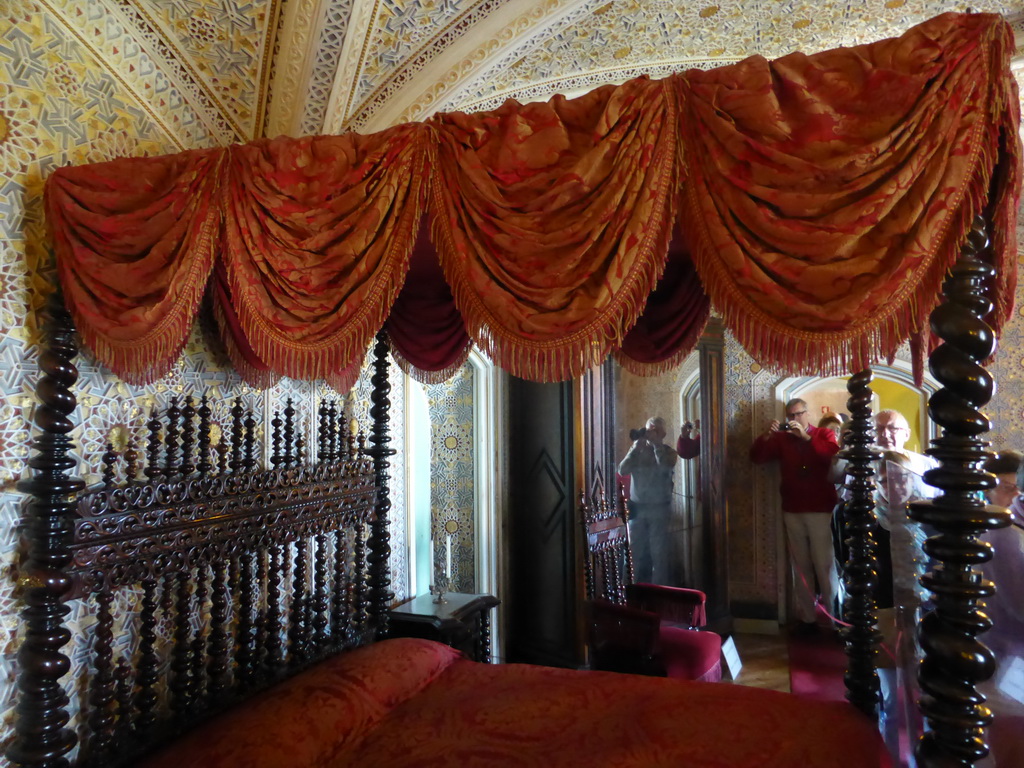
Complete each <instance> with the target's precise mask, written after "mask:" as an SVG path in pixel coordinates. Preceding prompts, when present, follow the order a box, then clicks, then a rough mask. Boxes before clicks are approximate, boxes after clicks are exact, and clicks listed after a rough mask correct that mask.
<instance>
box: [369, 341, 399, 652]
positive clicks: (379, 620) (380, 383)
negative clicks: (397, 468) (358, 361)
mask: <svg viewBox="0 0 1024 768" xmlns="http://www.w3.org/2000/svg"><path fill="white" fill-rule="evenodd" d="M390 353H391V348H390V345H389V344H388V340H387V336H386V334H385V333H384V332H383V331H380V332H379V333H378V334H377V343H376V344H375V345H374V347H373V376H372V377H371V379H370V382H371V383H372V384H373V391H372V392H371V393H370V402H371V403H372V405H371V406H370V418H372V419H373V426H372V428H371V430H370V442H371V443H372V444H373V445H372V446H371V447H370V448H369V449H368V450H367V454H369V455H370V456H371V457H373V471H374V475H375V477H376V486H377V503H376V505H375V506H374V510H375V514H374V517H373V521H372V522H371V523H370V552H369V555H368V556H367V560H368V561H369V566H370V567H369V570H370V574H369V575H370V615H371V619H372V621H373V622H374V623H375V624H376V627H377V637H378V638H383V637H387V636H388V610H389V609H390V608H391V601H392V600H393V599H394V594H393V593H392V592H391V571H390V566H389V560H390V558H391V544H390V543H389V542H390V539H391V535H390V534H389V533H388V512H389V511H390V509H391V495H390V492H389V489H388V467H390V466H391V462H390V461H388V457H389V456H393V455H394V454H395V449H394V448H390V447H389V446H388V444H389V443H390V442H391V434H390V431H389V429H388V424H389V423H390V421H391V416H390V414H389V410H390V408H391V400H390V399H389V398H388V395H389V394H390V393H391V382H390V380H389V377H388V365H389V363H388V355H389V354H390Z"/></svg>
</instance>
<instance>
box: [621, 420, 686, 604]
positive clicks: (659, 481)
mask: <svg viewBox="0 0 1024 768" xmlns="http://www.w3.org/2000/svg"><path fill="white" fill-rule="evenodd" d="M667 434H668V431H667V430H666V429H665V420H664V419H662V418H650V419H648V420H647V425H646V428H645V430H644V433H643V434H642V435H640V436H638V437H637V439H636V440H634V441H633V444H632V445H631V446H630V447H629V451H627V452H626V456H625V458H623V459H622V461H621V462H619V474H620V475H629V476H630V482H629V498H630V501H631V504H630V509H631V515H630V520H629V540H630V543H631V545H632V551H633V570H634V572H635V574H636V581H637V582H638V583H644V582H650V583H654V584H669V583H670V580H671V570H672V569H671V562H670V557H671V555H670V553H671V548H670V546H669V535H668V527H669V521H670V519H671V517H672V473H673V470H674V469H675V466H676V460H677V459H678V458H679V455H678V454H677V453H676V452H675V450H673V449H672V448H671V447H670V446H667V445H665V435H667Z"/></svg>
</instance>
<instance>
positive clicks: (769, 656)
mask: <svg viewBox="0 0 1024 768" xmlns="http://www.w3.org/2000/svg"><path fill="white" fill-rule="evenodd" d="M733 641H734V642H735V643H736V650H737V651H739V655H740V660H741V661H742V662H743V668H742V669H741V670H740V674H739V677H738V678H737V679H736V680H733V681H732V682H733V683H734V684H735V685H749V686H751V687H753V688H768V689H769V690H773V691H785V692H786V693H789V653H788V652H787V650H786V636H785V635H784V634H782V633H780V634H778V635H754V634H734V635H733ZM723 671H724V670H723Z"/></svg>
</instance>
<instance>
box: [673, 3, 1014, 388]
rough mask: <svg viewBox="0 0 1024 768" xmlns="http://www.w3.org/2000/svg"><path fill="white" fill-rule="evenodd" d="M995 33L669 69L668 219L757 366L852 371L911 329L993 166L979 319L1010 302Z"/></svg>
mask: <svg viewBox="0 0 1024 768" xmlns="http://www.w3.org/2000/svg"><path fill="white" fill-rule="evenodd" d="M1013 49H1014V47H1013V35H1012V32H1011V30H1010V29H1009V27H1008V26H1007V25H1006V24H1004V23H1003V22H1001V21H1000V20H998V19H997V18H994V17H992V16H984V15H959V14H945V15H943V16H939V17H937V18H935V19H932V20H931V21H930V22H927V23H926V24H922V25H920V26H918V27H915V28H914V29H911V30H910V31H909V32H907V33H906V34H905V35H903V36H902V37H899V38H894V39H891V40H883V41H880V42H878V43H873V44H870V45H861V46H857V47H855V48H840V49H837V50H834V51H826V52H824V53H820V54H816V55H813V56H805V55H804V54H798V53H797V54H791V55H789V56H786V57H784V58H782V59H779V60H777V61H775V62H771V63H769V62H767V61H765V60H764V59H762V58H760V57H752V58H750V59H747V60H746V61H743V62H741V63H739V64H736V65H734V66H730V67H721V68H718V69H714V70H710V71H707V72H703V71H696V70H694V71H691V72H688V73H687V74H686V76H685V77H676V78H674V82H676V83H677V84H678V86H679V88H680V91H681V95H680V97H679V101H680V104H682V105H683V106H682V108H681V109H680V116H679V121H680V123H679V135H680V139H681V141H682V143H683V144H684V146H685V147H686V155H687V162H686V163H685V164H684V169H685V174H686V177H685V180H684V181H683V184H682V194H683V200H684V202H683V219H684V221H685V222H686V226H687V231H688V232H692V233H693V235H694V236H693V237H692V238H691V242H690V245H691V250H692V252H693V254H694V259H695V262H696V264H697V269H698V271H699V272H700V275H701V279H702V280H703V282H704V285H705V287H706V288H707V290H708V293H709V295H710V296H711V300H712V303H713V304H714V305H715V306H716V307H717V308H718V309H719V310H720V311H721V312H722V313H723V315H724V320H725V324H726V326H727V327H728V328H729V329H730V330H731V331H732V332H733V333H734V334H735V335H736V337H737V339H738V340H739V341H740V343H741V344H742V345H743V346H744V347H745V348H746V349H747V350H748V351H749V352H750V354H751V355H752V356H753V357H754V358H755V359H756V360H757V361H758V362H760V363H762V364H765V365H773V366H776V367H779V368H783V369H788V370H793V371H804V372H814V373H841V372H844V371H848V370H862V369H864V368H866V367H867V366H868V365H869V364H870V363H871V362H872V361H874V360H877V359H879V358H884V357H890V356H891V355H893V354H894V353H895V351H896V348H897V347H898V346H899V344H900V343H901V342H902V341H904V340H905V339H907V338H908V337H909V336H911V335H915V334H919V333H920V332H922V330H923V329H924V328H925V327H926V324H927V318H928V314H929V313H930V311H931V309H932V308H933V307H934V306H935V305H936V303H937V301H938V298H939V296H938V290H939V287H940V285H941V281H942V279H943V276H944V275H945V273H946V271H947V269H948V268H949V267H950V266H951V265H952V263H953V261H954V260H955V259H956V256H957V254H958V250H959V247H960V245H961V244H962V243H963V241H964V237H965V235H966V231H967V228H968V226H969V224H970V222H971V220H972V218H973V217H974V215H975V214H978V213H981V212H982V209H983V207H984V206H985V204H986V201H987V199H988V197H989V193H990V181H991V179H992V176H993V172H994V171H995V169H996V168H997V167H999V166H1001V167H1002V168H1003V171H1004V173H1005V175H1003V176H1002V177H1001V178H1000V179H999V180H998V182H997V184H996V185H995V186H994V187H993V188H991V192H992V193H993V197H994V203H995V204H994V207H993V210H994V212H995V220H994V224H995V226H994V228H993V229H994V233H993V234H994V237H995V246H996V247H995V254H996V257H997V259H998V265H997V266H998V267H999V278H998V282H997V285H995V286H993V295H994V297H996V300H997V302H998V312H997V316H996V318H995V322H996V325H1001V324H1002V322H1003V321H1005V319H1006V318H1007V317H1008V313H1009V311H1010V309H1011V307H1012V303H1013V295H1014V286H1015V282H1016V248H1015V247H1014V242H1015V229H1016V220H1015V218H1016V205H1015V204H1013V202H1012V200H1015V199H1016V197H1017V196H1018V194H1019V168H1020V150H1019V138H1018V136H1017V131H1018V125H1019V122H1020V115H1019V102H1018V97H1017V88H1016V83H1015V81H1014V80H1013V78H1012V77H1011V76H1010V75H1009V70H1008V66H1009V59H1010V56H1011V54H1012V52H1013Z"/></svg>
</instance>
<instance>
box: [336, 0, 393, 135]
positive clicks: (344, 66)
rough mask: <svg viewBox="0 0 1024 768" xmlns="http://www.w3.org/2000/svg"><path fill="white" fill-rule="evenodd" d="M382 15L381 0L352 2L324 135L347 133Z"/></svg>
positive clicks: (357, 0)
mask: <svg viewBox="0 0 1024 768" xmlns="http://www.w3.org/2000/svg"><path fill="white" fill-rule="evenodd" d="M379 12H380V0H353V2H352V13H351V16H350V17H349V20H348V28H347V31H346V34H345V40H344V43H343V44H342V46H341V52H340V54H339V56H338V67H337V70H336V72H335V76H334V83H333V85H332V87H331V93H330V96H329V97H328V100H327V110H326V114H325V116H324V121H323V132H324V133H341V132H342V131H343V130H344V124H345V116H346V115H347V114H348V110H349V108H350V107H351V104H352V100H353V99H354V98H355V93H356V88H357V85H358V83H359V77H360V74H361V72H362V70H363V68H364V66H365V58H366V54H367V50H368V49H369V46H370V41H371V40H372V36H373V30H374V28H375V26H376V22H377V16H378V14H379Z"/></svg>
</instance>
